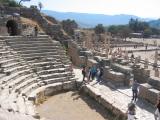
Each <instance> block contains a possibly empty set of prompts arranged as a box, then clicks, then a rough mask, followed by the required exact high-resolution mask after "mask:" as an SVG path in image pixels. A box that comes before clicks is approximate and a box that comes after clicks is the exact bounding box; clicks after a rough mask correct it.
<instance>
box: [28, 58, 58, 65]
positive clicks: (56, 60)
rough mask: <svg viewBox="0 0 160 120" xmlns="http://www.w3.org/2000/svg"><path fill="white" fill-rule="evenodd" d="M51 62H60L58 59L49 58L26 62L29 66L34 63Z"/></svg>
mask: <svg viewBox="0 0 160 120" xmlns="http://www.w3.org/2000/svg"><path fill="white" fill-rule="evenodd" d="M53 61H55V62H60V60H59V59H57V58H53V57H52V58H49V57H47V58H42V59H39V58H38V59H34V60H30V61H27V62H28V63H29V64H35V63H37V64H38V63H42V62H53Z"/></svg>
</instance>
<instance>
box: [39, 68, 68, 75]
mask: <svg viewBox="0 0 160 120" xmlns="http://www.w3.org/2000/svg"><path fill="white" fill-rule="evenodd" d="M57 72H59V73H62V72H65V68H55V69H49V70H41V71H38V72H37V73H38V74H39V75H45V74H48V73H50V74H52V73H57Z"/></svg>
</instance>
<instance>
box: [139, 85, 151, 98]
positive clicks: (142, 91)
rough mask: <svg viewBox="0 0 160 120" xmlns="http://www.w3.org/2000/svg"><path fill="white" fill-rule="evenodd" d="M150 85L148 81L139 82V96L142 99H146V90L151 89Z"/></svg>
mask: <svg viewBox="0 0 160 120" xmlns="http://www.w3.org/2000/svg"><path fill="white" fill-rule="evenodd" d="M151 88H152V86H151V85H149V84H148V83H144V84H140V86H139V94H138V95H139V97H140V98H143V99H147V96H148V90H149V89H151Z"/></svg>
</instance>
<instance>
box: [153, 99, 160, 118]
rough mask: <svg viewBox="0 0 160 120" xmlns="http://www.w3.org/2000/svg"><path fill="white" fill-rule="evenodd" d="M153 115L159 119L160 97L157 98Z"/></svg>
mask: <svg viewBox="0 0 160 120" xmlns="http://www.w3.org/2000/svg"><path fill="white" fill-rule="evenodd" d="M158 99H159V98H158ZM154 116H155V120H160V99H159V100H158V103H157V105H156V111H155V114H154Z"/></svg>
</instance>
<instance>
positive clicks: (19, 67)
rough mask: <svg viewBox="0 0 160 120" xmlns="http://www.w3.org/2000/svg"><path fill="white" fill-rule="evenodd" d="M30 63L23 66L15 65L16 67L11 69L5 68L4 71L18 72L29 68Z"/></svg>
mask: <svg viewBox="0 0 160 120" xmlns="http://www.w3.org/2000/svg"><path fill="white" fill-rule="evenodd" d="M28 68H29V67H28V65H21V66H18V67H14V68H10V69H7V70H6V69H5V70H4V72H10V73H15V72H18V71H21V70H24V69H28Z"/></svg>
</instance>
